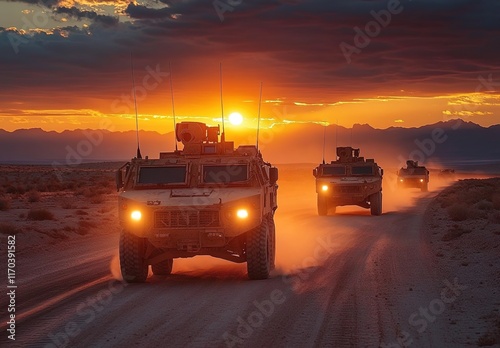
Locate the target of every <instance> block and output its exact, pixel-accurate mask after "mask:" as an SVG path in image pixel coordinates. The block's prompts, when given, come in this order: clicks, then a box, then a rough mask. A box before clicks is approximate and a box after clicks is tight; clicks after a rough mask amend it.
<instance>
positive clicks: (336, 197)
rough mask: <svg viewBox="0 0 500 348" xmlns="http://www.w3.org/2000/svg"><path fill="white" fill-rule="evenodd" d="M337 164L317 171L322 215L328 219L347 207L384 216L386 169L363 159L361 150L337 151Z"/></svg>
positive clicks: (372, 161) (325, 166) (341, 149)
mask: <svg viewBox="0 0 500 348" xmlns="http://www.w3.org/2000/svg"><path fill="white" fill-rule="evenodd" d="M337 157H338V159H337V160H336V161H332V162H331V163H323V164H320V165H319V166H318V167H317V168H315V169H314V171H313V175H314V176H315V177H316V193H317V194H318V214H319V215H327V214H328V212H329V211H333V212H334V211H335V209H336V207H338V206H343V205H358V206H360V207H363V208H367V209H368V208H369V209H370V211H371V214H372V215H380V214H382V177H383V173H384V171H383V169H382V168H380V167H379V166H378V165H377V163H375V160H373V159H366V160H365V159H364V158H363V157H360V156H359V149H353V148H352V147H337Z"/></svg>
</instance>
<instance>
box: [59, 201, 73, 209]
mask: <svg viewBox="0 0 500 348" xmlns="http://www.w3.org/2000/svg"><path fill="white" fill-rule="evenodd" d="M75 207H76V206H75V205H74V204H73V202H72V201H70V200H64V201H62V203H61V208H63V209H75Z"/></svg>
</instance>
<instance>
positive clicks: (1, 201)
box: [0, 198, 10, 211]
mask: <svg viewBox="0 0 500 348" xmlns="http://www.w3.org/2000/svg"><path fill="white" fill-rule="evenodd" d="M9 209H10V199H8V198H0V211H5V210H9Z"/></svg>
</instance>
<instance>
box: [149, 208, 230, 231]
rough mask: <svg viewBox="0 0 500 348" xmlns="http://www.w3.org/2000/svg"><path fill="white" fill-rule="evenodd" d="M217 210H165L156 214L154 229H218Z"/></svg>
mask: <svg viewBox="0 0 500 348" xmlns="http://www.w3.org/2000/svg"><path fill="white" fill-rule="evenodd" d="M218 226H220V219H219V212H218V211H217V210H189V209H186V210H167V211H165V210H163V211H157V212H155V214H154V228H179V227H218Z"/></svg>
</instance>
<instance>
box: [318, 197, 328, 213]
mask: <svg viewBox="0 0 500 348" xmlns="http://www.w3.org/2000/svg"><path fill="white" fill-rule="evenodd" d="M327 214H328V199H327V198H326V197H324V196H321V195H318V215H319V216H325V215H327Z"/></svg>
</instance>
